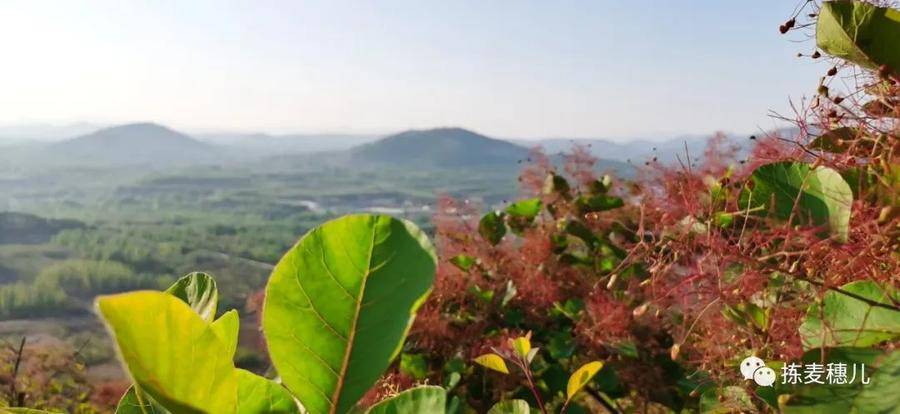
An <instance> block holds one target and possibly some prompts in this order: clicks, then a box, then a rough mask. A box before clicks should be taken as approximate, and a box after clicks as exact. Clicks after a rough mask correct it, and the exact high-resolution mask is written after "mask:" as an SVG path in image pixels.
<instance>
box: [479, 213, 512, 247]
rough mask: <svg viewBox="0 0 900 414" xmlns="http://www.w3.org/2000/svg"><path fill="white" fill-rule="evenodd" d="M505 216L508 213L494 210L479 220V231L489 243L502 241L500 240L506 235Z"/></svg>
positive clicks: (495, 243)
mask: <svg viewBox="0 0 900 414" xmlns="http://www.w3.org/2000/svg"><path fill="white" fill-rule="evenodd" d="M505 218H506V213H504V212H502V211H492V212H490V213H487V214H485V215H484V217H482V218H481V220H480V221H479V222H478V233H479V234H481V237H483V238H484V239H485V240H487V241H488V243H490V244H492V245H497V243H500V240H503V236H505V235H506V224H505V223H504V219H505Z"/></svg>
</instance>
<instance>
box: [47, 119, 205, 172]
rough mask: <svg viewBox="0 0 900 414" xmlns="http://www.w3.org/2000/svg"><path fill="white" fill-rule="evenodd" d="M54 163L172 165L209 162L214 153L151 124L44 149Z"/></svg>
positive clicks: (123, 127) (124, 127)
mask: <svg viewBox="0 0 900 414" xmlns="http://www.w3.org/2000/svg"><path fill="white" fill-rule="evenodd" d="M47 151H48V152H49V154H50V155H51V156H52V157H53V158H54V160H55V161H63V162H65V161H67V163H75V164H78V163H85V162H87V163H92V164H95V163H100V164H123V165H135V164H155V165H159V164H171V163H184V162H193V161H208V160H211V159H214V158H215V155H216V152H217V149H216V148H215V147H213V146H211V145H208V144H206V143H203V142H200V141H197V140H196V139H194V138H192V137H190V136H188V135H185V134H183V133H181V132H178V131H175V130H172V129H170V128H167V127H165V126H162V125H159V124H154V123H135V124H126V125H119V126H114V127H109V128H104V129H101V130H99V131H96V132H93V133H91V134H87V135H82V136H79V137H76V138H72V139H69V140H66V141H62V142H58V143H55V144H52V145H50V146H49V147H47Z"/></svg>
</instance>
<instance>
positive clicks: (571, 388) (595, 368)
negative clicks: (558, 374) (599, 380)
mask: <svg viewBox="0 0 900 414" xmlns="http://www.w3.org/2000/svg"><path fill="white" fill-rule="evenodd" d="M601 368H603V363H602V362H600V361H594V362H588V363H587V364H584V365H582V366H581V368H578V370H577V371H575V373H574V374H572V376H571V377H569V384H568V385H567V386H566V399H567V400H571V399H572V397H574V396H575V394H578V391H581V389H582V388H584V386H585V385H587V383H588V382H590V381H591V379H592V378H594V375H597V372H599V371H600V369H601Z"/></svg>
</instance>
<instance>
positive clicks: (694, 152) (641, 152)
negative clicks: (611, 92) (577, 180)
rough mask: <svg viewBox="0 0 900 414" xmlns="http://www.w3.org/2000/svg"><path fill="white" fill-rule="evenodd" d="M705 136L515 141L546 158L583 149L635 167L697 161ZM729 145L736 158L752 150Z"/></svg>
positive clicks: (737, 139) (742, 141) (744, 143)
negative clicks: (655, 162)
mask: <svg viewBox="0 0 900 414" xmlns="http://www.w3.org/2000/svg"><path fill="white" fill-rule="evenodd" d="M709 138H710V137H709V136H703V135H690V136H683V137H678V138H671V139H666V140H659V141H657V140H652V141H651V140H643V139H637V140H628V141H621V142H620V141H612V140H607V139H565V138H551V139H542V140H537V141H525V140H518V141H513V142H517V143H520V144H531V145H532V146H540V147H541V148H543V149H544V151H545V152H546V153H548V154H557V153H559V152H568V151H570V150H571V149H572V147H574V146H575V145H580V146H583V147H587V149H588V151H589V152H590V153H591V155H593V156H595V157H598V158H605V159H610V160H616V161H621V162H629V161H630V162H632V163H633V164H635V165H637V164H640V163H643V162H644V161H646V160H649V159H652V158H656V159H657V160H658V161H660V162H665V163H671V162H676V161H678V159H681V160H685V159H686V154H689V155H690V157H691V159H698V158H699V157H701V156H702V155H703V152H704V150H706V144H707V142H708V141H709ZM726 139H727V141H728V142H729V143H731V144H734V145H736V146H737V147H738V157H742V156H746V154H747V153H748V152H749V151H750V149H751V148H752V145H751V144H752V141H750V140H748V139H747V137H745V136H735V135H729V136H726Z"/></svg>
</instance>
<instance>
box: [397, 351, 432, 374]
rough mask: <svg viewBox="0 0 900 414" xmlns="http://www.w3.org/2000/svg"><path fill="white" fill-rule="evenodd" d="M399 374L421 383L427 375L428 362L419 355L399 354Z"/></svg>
mask: <svg viewBox="0 0 900 414" xmlns="http://www.w3.org/2000/svg"><path fill="white" fill-rule="evenodd" d="M400 372H402V373H404V374H406V375H409V376H410V377H412V378H414V379H415V380H417V381H421V380H423V379H425V377H426V376H427V375H428V361H427V360H426V359H425V357H424V356H422V355H419V354H409V353H403V354H400Z"/></svg>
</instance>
